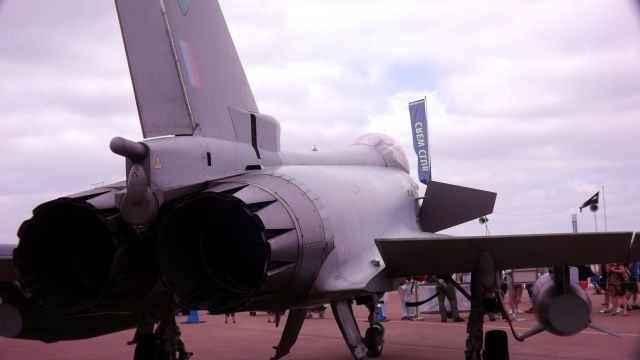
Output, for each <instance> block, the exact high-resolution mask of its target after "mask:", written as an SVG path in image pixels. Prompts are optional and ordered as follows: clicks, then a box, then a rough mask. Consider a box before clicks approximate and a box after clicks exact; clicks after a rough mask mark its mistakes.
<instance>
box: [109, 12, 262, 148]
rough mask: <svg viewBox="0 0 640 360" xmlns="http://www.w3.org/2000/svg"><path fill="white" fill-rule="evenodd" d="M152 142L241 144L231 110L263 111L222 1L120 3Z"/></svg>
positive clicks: (143, 120) (142, 116) (140, 104)
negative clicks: (186, 138) (177, 139)
mask: <svg viewBox="0 0 640 360" xmlns="http://www.w3.org/2000/svg"><path fill="white" fill-rule="evenodd" d="M116 7H117V10H118V16H119V18H120V27H121V30H122V37H123V39H124V44H125V49H126V52H127V59H128V62H129V70H130V72H131V79H132V81H133V88H134V91H135V95H136V103H137V105H138V113H139V116H140V123H141V125H142V133H143V135H144V137H155V136H163V135H202V136H207V137H215V138H220V139H226V140H230V141H237V138H236V133H235V131H234V127H233V123H232V121H231V115H230V113H229V107H234V108H236V109H241V110H244V111H246V112H251V113H256V112H258V107H257V105H256V102H255V100H254V97H253V94H252V92H251V89H250V87H249V84H248V82H247V78H246V76H245V73H244V70H243V68H242V65H241V64H240V59H239V58H238V54H237V52H236V49H235V46H234V44H233V41H232V40H231V35H230V34H229V30H228V28H227V25H226V23H225V20H224V17H223V15H222V11H221V9H220V6H219V5H218V2H217V1H213V0H212V1H192V0H116Z"/></svg>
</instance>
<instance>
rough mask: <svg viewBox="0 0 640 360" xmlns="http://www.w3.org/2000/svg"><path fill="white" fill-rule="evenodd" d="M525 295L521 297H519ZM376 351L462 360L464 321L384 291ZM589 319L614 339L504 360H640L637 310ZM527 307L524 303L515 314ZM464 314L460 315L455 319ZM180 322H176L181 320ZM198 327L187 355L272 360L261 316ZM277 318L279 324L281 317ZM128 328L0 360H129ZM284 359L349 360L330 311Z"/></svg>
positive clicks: (528, 351) (24, 344) (209, 320)
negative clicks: (417, 309) (410, 314)
mask: <svg viewBox="0 0 640 360" xmlns="http://www.w3.org/2000/svg"><path fill="white" fill-rule="evenodd" d="M525 296H526V295H525ZM389 298H390V299H389V300H390V303H389V307H388V310H387V312H388V313H387V316H388V318H389V319H390V321H388V322H386V323H385V324H384V326H385V328H386V336H385V346H384V352H383V354H382V356H381V357H380V359H393V360H418V359H421V360H422V359H432V360H437V359H442V360H449V359H463V358H464V343H465V338H466V325H465V323H451V322H449V323H441V322H440V317H439V315H437V314H435V315H434V314H426V315H422V317H424V321H421V322H412V321H405V320H400V316H401V310H400V304H399V298H398V296H397V294H396V293H390V297H389ZM592 301H593V304H594V306H593V307H594V309H593V317H592V319H593V321H594V322H596V323H598V324H601V325H604V326H606V327H608V328H609V329H611V330H614V331H616V332H617V333H618V334H619V335H620V338H616V337H613V336H610V335H605V334H602V333H599V332H597V331H594V330H590V329H587V330H585V331H583V332H582V333H580V334H578V335H575V336H570V337H558V336H555V335H551V334H549V333H546V332H545V333H542V334H539V335H537V336H534V337H532V338H529V339H527V340H526V341H525V342H522V343H521V342H518V341H516V340H515V339H513V338H512V337H510V338H509V348H510V352H511V359H512V360H541V359H546V360H549V359H581V360H591V359H593V360H602V359H611V360H626V359H633V360H637V359H640V310H635V311H631V312H630V315H629V316H628V317H622V316H605V315H602V314H599V313H598V310H599V309H600V308H601V306H600V304H601V303H602V301H603V296H592ZM526 308H528V304H527V303H526V302H524V303H523V304H522V305H521V309H526ZM464 315H465V314H464V313H463V316H464ZM366 316H367V313H366V310H365V309H364V307H361V306H360V307H357V308H356V317H357V318H358V320H359V323H360V324H361V330H363V331H364V329H365V328H366V326H367V324H366V322H365V319H366ZM520 319H521V320H520V321H518V322H517V323H516V328H517V330H518V331H520V332H523V331H525V330H527V329H529V328H530V327H532V326H534V325H535V324H536V321H535V319H534V317H533V315H531V314H523V315H521V316H520ZM185 320H186V317H179V318H178V321H179V322H183V321H185ZM200 320H201V321H204V322H203V323H200V324H196V325H181V330H182V333H183V336H182V339H183V340H184V342H185V343H186V346H187V350H189V351H192V352H194V353H195V355H194V356H193V357H192V359H194V360H199V359H234V360H256V359H264V360H267V359H269V358H270V357H271V356H273V349H272V347H273V346H274V345H276V344H277V343H278V340H279V337H280V333H281V331H282V328H283V324H281V325H280V328H278V329H276V328H275V326H274V324H273V323H271V324H270V323H267V315H266V314H265V313H258V314H257V316H256V317H250V316H249V314H248V313H239V314H237V315H236V321H237V323H236V324H233V323H229V324H225V323H224V316H211V315H206V314H205V313H204V312H202V311H201V312H200ZM283 320H284V319H283ZM491 329H503V330H507V331H508V325H507V323H506V322H505V321H504V320H500V319H498V320H497V321H496V322H486V323H485V330H491ZM133 333H134V331H133V330H129V331H123V332H119V333H115V334H110V335H106V336H101V337H97V338H93V339H89V340H81V341H68V342H60V343H55V344H49V345H47V344H43V343H40V342H34V341H25V340H13V339H4V338H0V360H40V359H42V360H62V359H65V360H69V359H71V360H74V359H90V360H103V359H104V360H106V359H132V358H133V352H134V347H133V346H127V345H126V342H127V341H129V340H131V338H132V337H133ZM285 359H291V360H296V359H298V360H326V359H336V360H351V359H352V357H351V354H350V353H349V351H348V350H347V347H346V345H345V343H344V340H343V339H342V336H341V335H340V331H339V330H338V327H337V325H336V323H335V321H333V317H332V315H331V312H330V311H327V312H326V317H325V319H318V315H317V314H314V319H309V320H307V321H305V324H304V326H303V328H302V332H301V334H300V337H299V338H298V342H297V343H296V345H295V346H294V348H293V349H292V352H291V354H290V355H288V356H287V357H285Z"/></svg>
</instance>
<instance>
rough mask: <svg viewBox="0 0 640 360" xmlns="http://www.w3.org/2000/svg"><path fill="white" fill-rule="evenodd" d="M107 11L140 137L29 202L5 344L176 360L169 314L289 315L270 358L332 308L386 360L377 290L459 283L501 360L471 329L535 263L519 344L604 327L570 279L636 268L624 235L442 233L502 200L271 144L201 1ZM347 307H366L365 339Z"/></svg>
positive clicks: (9, 293)
mask: <svg viewBox="0 0 640 360" xmlns="http://www.w3.org/2000/svg"><path fill="white" fill-rule="evenodd" d="M116 7H117V11H118V15H119V19H120V26H121V30H122V35H123V39H124V46H125V49H126V54H127V58H128V63H129V69H130V73H131V79H132V83H133V88H134V92H135V97H136V103H137V108H138V114H139V118H140V125H141V127H142V133H143V135H144V138H145V140H142V141H139V142H135V141H131V140H127V139H124V138H120V137H116V138H114V139H112V140H111V143H110V148H111V150H112V151H113V153H115V154H116V155H117V156H121V157H122V158H123V160H124V161H125V162H126V180H125V181H123V182H120V183H115V184H111V185H107V186H102V187H99V188H94V189H91V190H87V191H84V192H80V193H77V194H73V195H69V196H66V197H62V198H58V199H55V200H51V201H49V202H46V203H43V204H41V205H39V206H38V207H36V208H35V209H34V210H33V217H32V218H31V219H28V220H26V221H24V223H23V224H22V225H21V226H20V229H19V230H18V237H19V244H18V246H17V247H15V249H14V247H13V246H10V247H3V248H2V249H0V296H1V297H2V303H1V304H0V335H2V336H5V337H11V338H19V339H29V340H39V341H43V342H56V341H66V340H77V339H85V338H90V337H94V336H99V335H103V334H108V333H112V332H117V331H121V330H124V329H136V332H135V338H134V339H133V343H134V344H136V350H135V354H134V359H136V360H143V359H145V360H146V359H188V358H189V357H190V356H191V355H192V354H191V353H190V352H188V351H187V347H188V346H186V345H188V344H186V345H185V344H184V343H183V342H182V341H181V340H180V332H179V329H178V327H177V325H176V321H175V312H176V310H177V309H181V308H187V309H200V310H207V311H210V312H211V313H214V314H223V313H228V312H239V311H256V310H262V311H273V312H275V313H276V314H279V313H280V312H282V311H284V310H289V313H288V316H287V319H286V324H285V326H284V330H283V333H282V337H281V340H280V342H279V343H278V344H277V345H276V347H275V354H274V355H273V357H272V358H273V359H280V358H282V357H283V356H285V355H286V354H288V353H289V352H290V350H291V349H292V347H293V345H294V344H295V342H296V340H297V337H298V334H299V332H300V329H301V327H302V325H303V322H304V320H305V314H306V312H307V309H308V308H311V307H314V306H317V305H318V304H324V303H330V304H331V310H332V311H333V314H334V317H335V319H336V322H337V325H338V328H339V329H340V331H341V333H342V335H343V337H344V340H345V342H346V344H347V349H348V350H345V351H350V352H351V354H352V355H353V358H354V359H364V358H367V357H378V356H380V355H381V354H382V351H383V347H384V334H385V330H384V327H383V325H382V324H381V323H379V322H378V321H377V320H376V316H374V311H375V306H376V304H377V303H378V299H379V297H381V296H382V294H384V292H386V291H390V290H395V289H397V287H398V285H399V282H400V280H401V279H402V278H404V277H407V276H414V275H424V274H443V273H449V272H471V273H472V274H473V276H472V284H471V293H470V294H466V295H467V296H468V297H469V298H470V299H471V303H472V305H471V313H470V316H469V320H468V321H469V324H468V336H467V342H466V344H467V348H466V352H465V356H466V358H467V359H474V360H475V359H482V358H484V359H507V358H508V349H507V338H506V333H505V332H502V331H495V330H494V331H490V332H488V333H487V334H486V336H485V334H484V332H483V316H484V314H486V313H488V312H494V313H495V312H502V313H505V311H504V308H503V307H502V303H501V301H500V295H499V292H498V282H497V280H496V279H497V274H498V273H499V272H500V271H501V270H504V269H517V268H528V267H543V266H544V267H553V268H554V272H553V276H552V277H550V276H544V277H541V278H540V279H539V280H538V281H537V282H536V284H535V286H534V287H535V292H536V294H535V303H534V304H533V307H534V311H535V313H536V319H537V320H538V325H536V326H534V327H533V328H532V329H530V330H529V331H527V332H525V333H523V334H519V333H517V332H516V331H515V330H513V329H512V332H513V335H514V336H515V337H516V338H517V339H518V340H524V339H525V338H527V337H529V336H532V335H535V334H537V333H539V332H542V331H548V332H551V333H553V334H556V335H561V336H566V335H572V334H576V333H579V332H580V331H582V330H584V329H586V328H588V327H591V328H595V329H598V330H601V331H605V332H608V330H606V329H604V328H602V327H600V326H598V325H597V324H594V323H592V321H591V318H590V313H591V303H590V301H589V298H588V296H587V295H586V294H585V292H584V291H583V290H582V289H581V288H580V287H579V286H578V285H577V284H576V283H574V282H572V281H571V280H570V278H569V275H568V274H569V270H568V265H569V264H591V263H608V262H625V261H637V260H640V241H639V240H638V236H637V235H634V233H631V232H621V233H607V234H603V233H599V234H559V235H514V236H489V237H448V236H444V235H439V234H437V232H439V231H441V230H444V229H446V228H449V227H452V226H455V225H458V224H461V223H463V222H466V221H469V220H472V219H476V218H479V217H482V216H485V215H487V214H490V213H491V212H492V211H493V205H494V202H495V196H496V194H495V193H491V192H487V191H481V190H475V189H470V188H465V187H461V186H456V185H450V184H445V183H440V182H436V181H430V182H428V186H427V190H426V194H424V196H420V195H421V194H418V186H417V184H416V182H415V181H414V180H413V179H412V178H411V177H410V175H409V164H408V161H407V157H406V156H405V154H404V153H403V151H402V150H401V148H400V146H399V145H398V143H397V142H396V141H394V140H393V139H391V138H389V137H387V136H385V135H380V134H368V135H363V136H361V137H360V138H359V139H358V140H357V141H356V142H355V143H354V144H353V145H351V146H348V147H346V148H344V149H340V150H335V151H321V152H290V151H284V150H281V148H280V126H279V124H278V121H277V120H276V119H275V118H274V117H272V116H269V115H266V114H263V113H261V112H260V111H259V110H258V107H257V105H256V102H255V100H254V97H253V94H252V92H251V88H250V87H249V84H248V82H247V79H246V76H245V74H244V70H243V68H242V66H241V64H240V60H239V59H238V55H237V53H236V50H235V47H234V44H233V42H232V40H231V37H230V34H229V31H228V29H227V26H226V23H225V20H224V18H223V15H222V12H221V9H220V7H219V5H218V3H217V2H216V1H215V0H206V1H205V0H198V1H193V2H192V1H189V0H116ZM413 105H415V104H413ZM418 106H424V104H422V105H420V104H418ZM116 155H114V156H116ZM423 155H425V156H423V157H422V158H421V167H422V168H424V169H427V168H428V167H429V164H428V158H427V157H426V154H423ZM634 236H635V241H633V238H634ZM603 241H606V242H607V246H606V247H604V248H603V247H602V246H600V244H601V243H602V242H603ZM576 248H580V249H581V251H573V249H576ZM454 285H457V284H455V283H454ZM353 303H355V304H358V305H364V306H366V307H367V308H368V310H369V313H370V315H369V318H368V324H367V326H366V329H364V334H363V333H362V332H361V330H360V329H359V326H358V324H357V323H356V320H355V318H354V315H353V311H352V304H353ZM277 320H278V322H279V321H280V319H279V318H278V319H277ZM212 336H215V334H212ZM461 341H462V339H461ZM124 345H125V344H123V346H124ZM268 356H269V355H268V354H267V353H265V354H264V358H267V357H268Z"/></svg>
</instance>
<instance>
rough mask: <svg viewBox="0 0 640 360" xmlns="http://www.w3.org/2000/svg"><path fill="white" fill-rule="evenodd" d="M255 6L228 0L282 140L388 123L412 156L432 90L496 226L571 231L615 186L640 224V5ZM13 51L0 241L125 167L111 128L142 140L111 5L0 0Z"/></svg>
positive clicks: (632, 224)
mask: <svg viewBox="0 0 640 360" xmlns="http://www.w3.org/2000/svg"><path fill="white" fill-rule="evenodd" d="M256 4H258V3H257V2H255V1H249V0H233V1H231V0H221V5H222V8H223V11H224V12H225V15H226V18H227V21H228V23H229V25H230V28H231V32H232V35H233V37H234V40H235V42H236V46H237V48H238V51H239V53H240V57H241V59H242V60H243V63H244V65H245V70H246V72H247V76H248V78H249V82H250V83H251V85H252V87H253V90H254V94H255V97H256V99H257V101H258V105H259V107H260V110H261V112H264V113H267V114H270V115H273V116H275V117H276V118H278V119H279V120H280V122H281V125H282V129H283V131H282V136H283V139H282V142H283V148H285V149H290V150H309V149H311V148H312V147H313V145H314V144H315V145H317V146H318V148H319V149H320V150H321V151H322V150H323V149H331V148H335V147H339V146H344V145H348V144H349V143H351V142H353V140H355V139H356V138H357V137H358V136H359V135H361V134H363V133H366V132H383V133H386V134H388V135H391V136H393V137H394V138H396V139H397V140H398V141H400V142H401V144H403V146H404V148H405V151H406V152H407V154H411V153H412V151H413V150H412V147H411V137H410V136H411V135H410V125H409V118H408V111H407V104H408V103H409V102H410V101H413V100H416V99H419V98H421V97H424V96H427V98H428V113H429V121H430V123H429V125H430V131H431V134H430V138H431V143H432V144H431V146H432V148H431V150H432V161H433V176H434V179H436V180H438V181H444V182H451V183H455V184H459V185H465V186H471V187H477V188H481V189H486V190H492V191H496V192H497V193H498V201H497V203H496V208H495V214H494V215H492V216H490V223H489V224H490V230H491V232H492V233H494V234H507V233H542V232H569V231H571V224H570V214H571V213H575V212H577V206H578V205H580V204H581V203H582V202H583V201H585V200H587V199H588V198H589V197H590V196H591V195H593V194H594V193H595V192H597V191H599V190H600V189H601V188H602V186H604V187H605V191H606V193H605V195H606V206H607V209H606V210H607V215H608V216H607V220H608V221H607V225H608V229H609V230H640V185H639V183H640V182H639V181H638V177H639V176H640V145H639V144H638V141H637V140H638V138H639V135H640V20H639V18H638V17H637V12H636V11H635V10H636V9H635V8H634V7H633V4H632V3H630V2H626V1H607V2H604V1H596V0H593V1H588V0H586V1H585V0H575V1H562V2H559V1H523V2H516V1H508V2H507V1H505V2H498V1H494V2H482V3H480V2H477V1H466V2H462V1H456V2H435V1H434V2H429V1H419V0H403V1H393V2H391V1H375V0H366V1H365V0H352V1H348V2H347V1H334V0H323V1H310V0H305V1H293V0H290V1H286V0H270V1H260V2H259V6H257V5H256ZM0 54H1V56H0V135H1V136H2V141H0V154H1V155H0V243H14V242H16V241H17V239H16V236H15V233H16V230H17V228H18V226H19V224H20V222H21V221H22V220H24V219H25V218H27V217H29V214H30V210H31V209H32V208H33V207H34V206H36V205H37V204H39V203H41V202H43V201H46V200H48V199H52V198H55V197H57V196H61V195H65V194H69V193H73V192H76V191H79V190H83V189H86V188H90V187H93V186H95V184H101V183H103V182H104V183H109V182H112V181H117V180H121V179H123V177H124V164H123V160H122V158H121V157H119V156H116V155H113V154H112V153H111V152H110V151H109V149H108V143H109V140H110V139H111V138H112V137H114V136H124V137H127V138H130V139H136V140H137V139H141V136H142V135H141V132H140V129H139V125H138V119H137V112H136V108H135V102H134V97H133V91H132V88H131V83H130V80H129V74H128V69H127V63H126V59H125V55H124V50H123V46H122V40H121V36H120V31H119V26H118V20H117V16H116V12H115V7H114V5H113V2H112V1H109V0H104V1H102V0H100V1H81V0H58V1H37V2H29V1H18V0H5V1H0ZM410 161H411V162H412V165H413V166H414V167H415V165H414V164H415V162H416V160H415V157H410ZM579 228H580V231H593V230H595V224H594V217H593V214H591V213H590V212H588V211H585V213H584V214H580V215H579ZM603 229H604V216H603V211H602V209H601V211H599V212H598V230H603ZM449 232H450V233H453V234H469V235H482V234H484V229H483V228H482V227H481V226H480V225H479V224H478V223H477V222H472V223H469V224H466V225H463V226H459V227H457V228H455V229H452V230H451V231H449Z"/></svg>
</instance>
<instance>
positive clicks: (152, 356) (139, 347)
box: [133, 334, 170, 360]
mask: <svg viewBox="0 0 640 360" xmlns="http://www.w3.org/2000/svg"><path fill="white" fill-rule="evenodd" d="M169 355H170V354H169V353H168V352H166V351H165V350H164V349H162V345H161V344H160V343H158V342H157V341H156V336H155V335H153V334H149V335H144V336H141V337H140V339H138V342H137V344H136V351H135V353H134V354H133V360H169V359H170V356H169Z"/></svg>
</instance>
